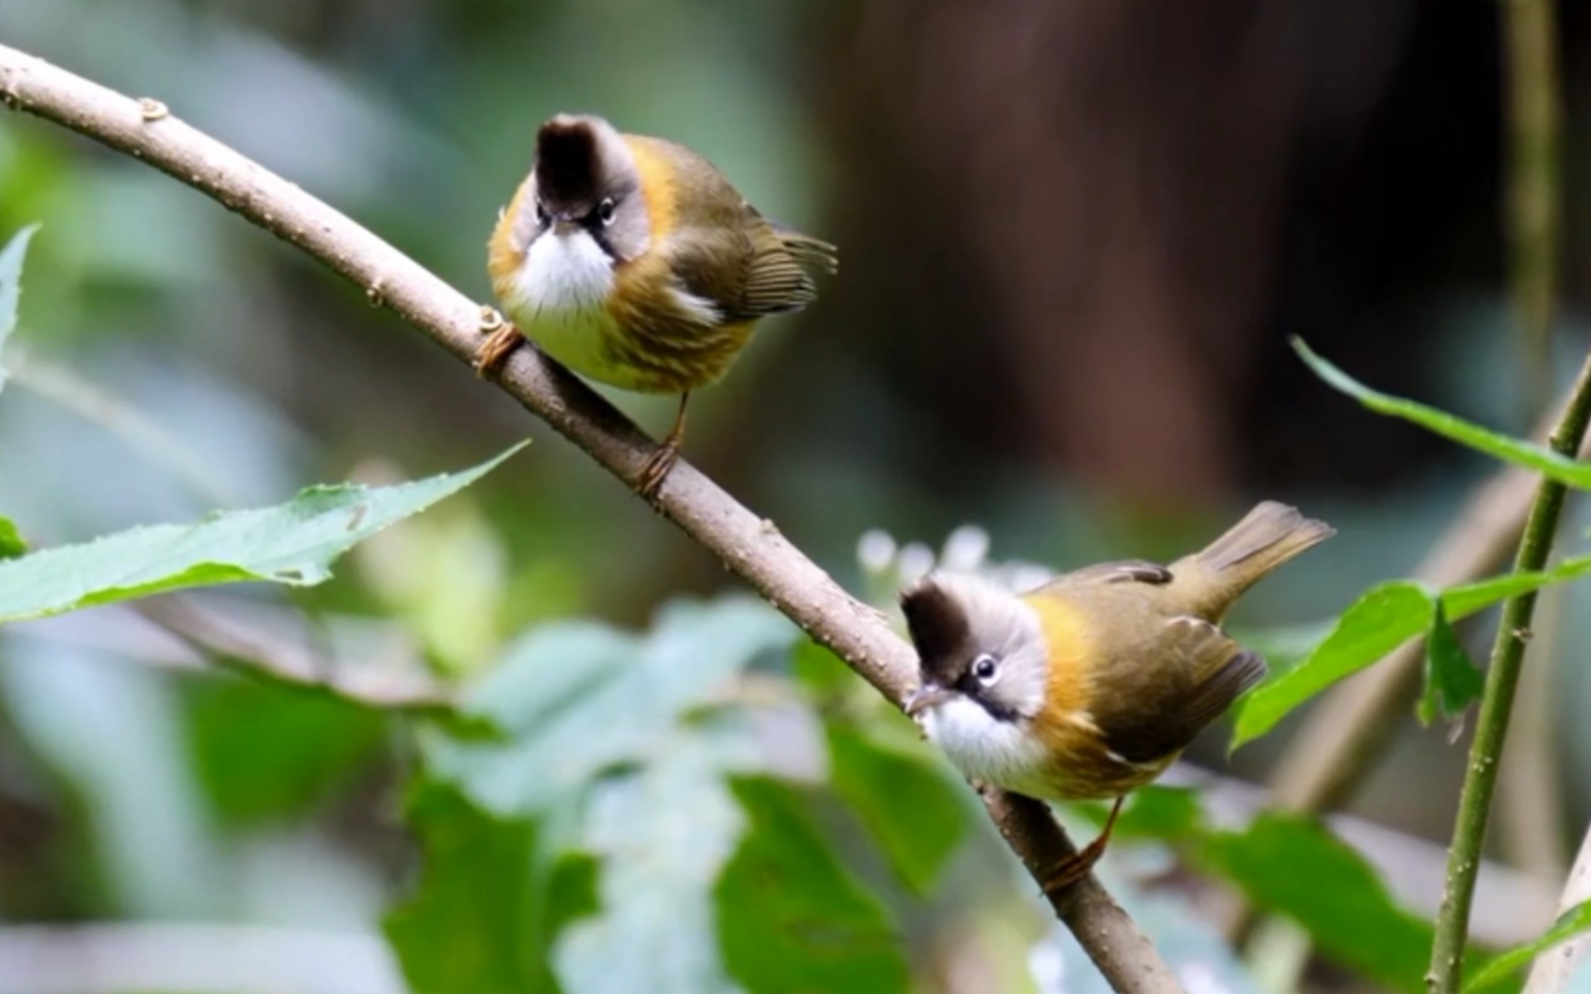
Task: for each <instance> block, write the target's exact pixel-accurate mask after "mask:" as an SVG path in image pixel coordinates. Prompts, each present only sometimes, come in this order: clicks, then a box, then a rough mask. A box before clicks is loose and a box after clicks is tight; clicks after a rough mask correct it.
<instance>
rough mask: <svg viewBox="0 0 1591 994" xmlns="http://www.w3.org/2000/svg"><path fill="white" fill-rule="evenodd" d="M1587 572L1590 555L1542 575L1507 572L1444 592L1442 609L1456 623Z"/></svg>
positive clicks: (1558, 566)
mask: <svg viewBox="0 0 1591 994" xmlns="http://www.w3.org/2000/svg"><path fill="white" fill-rule="evenodd" d="M1587 573H1591V556H1578V557H1575V558H1573V559H1565V560H1564V561H1563V562H1561V563H1559V564H1558V565H1556V566H1554V567H1553V568H1552V569H1549V570H1542V571H1541V572H1536V573H1504V574H1502V575H1501V576H1493V577H1489V578H1487V579H1485V580H1478V581H1476V582H1475V583H1466V584H1464V585H1463V586H1461V587H1449V588H1448V589H1447V590H1444V591H1443V592H1442V606H1443V607H1444V608H1446V609H1447V616H1448V618H1449V619H1451V620H1454V621H1457V620H1458V619H1460V618H1467V617H1469V616H1470V615H1472V614H1474V613H1475V612H1476V611H1480V610H1483V609H1485V608H1488V607H1491V606H1492V605H1493V604H1496V603H1497V602H1498V601H1503V600H1507V599H1508V598H1510V597H1513V596H1515V595H1517V594H1527V593H1529V592H1530V591H1532V590H1539V589H1540V588H1542V587H1545V586H1548V585H1549V584H1553V583H1563V582H1565V581H1567V580H1574V579H1577V578H1579V577H1582V576H1585V575H1586V574H1587Z"/></svg>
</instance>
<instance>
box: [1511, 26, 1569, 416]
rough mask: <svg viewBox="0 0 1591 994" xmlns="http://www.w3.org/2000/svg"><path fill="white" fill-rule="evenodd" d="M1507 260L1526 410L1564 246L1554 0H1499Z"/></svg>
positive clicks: (1541, 367)
mask: <svg viewBox="0 0 1591 994" xmlns="http://www.w3.org/2000/svg"><path fill="white" fill-rule="evenodd" d="M1501 9H1502V15H1503V20H1502V32H1503V65H1504V67H1505V68H1504V71H1505V72H1506V73H1507V78H1506V80H1505V85H1506V87H1507V89H1508V93H1507V99H1508V111H1507V120H1506V125H1505V126H1506V128H1507V134H1506V142H1507V151H1506V156H1507V174H1506V175H1507V178H1506V180H1505V182H1506V183H1507V184H1508V199H1507V201H1506V210H1505V213H1504V217H1503V224H1504V227H1505V228H1506V230H1507V233H1508V268H1509V274H1508V276H1509V285H1510V295H1511V296H1512V297H1513V304H1514V314H1515V317H1514V320H1515V322H1516V328H1517V334H1518V336H1519V339H1518V341H1519V347H1520V358H1521V369H1522V382H1523V386H1524V388H1525V390H1524V392H1525V398H1524V399H1525V403H1526V405H1527V412H1526V413H1527V417H1528V418H1531V419H1534V418H1535V417H1536V416H1537V414H1538V413H1539V408H1538V407H1537V405H1539V404H1541V403H1543V402H1544V401H1545V400H1546V397H1547V394H1548V391H1549V390H1551V389H1552V382H1551V379H1552V377H1551V373H1552V369H1551V356H1552V323H1553V317H1554V313H1555V311H1556V309H1557V301H1558V273H1559V270H1558V264H1559V257H1560V254H1561V251H1562V225H1563V184H1562V180H1561V164H1562V144H1563V96H1562V93H1561V90H1560V87H1559V83H1558V24H1557V14H1556V11H1555V9H1554V5H1553V0H1504V2H1503V3H1502V4H1501Z"/></svg>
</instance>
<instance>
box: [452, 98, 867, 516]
mask: <svg viewBox="0 0 1591 994" xmlns="http://www.w3.org/2000/svg"><path fill="white" fill-rule="evenodd" d="M837 263H838V255H837V250H836V249H835V247H834V246H833V245H830V244H829V243H828V242H825V241H822V240H820V239H817V238H813V237H811V236H809V235H805V234H802V233H800V232H798V231H796V230H794V229H792V228H790V227H788V226H786V225H784V224H781V223H780V222H777V221H773V220H770V219H768V218H765V217H764V216H763V215H762V214H761V213H759V212H758V211H757V209H756V208H754V207H753V206H752V205H751V204H749V203H748V202H747V201H746V199H745V198H744V197H742V196H741V195H740V193H739V192H737V191H736V189H735V188H734V186H732V185H731V184H730V182H729V180H728V179H727V178H726V177H725V176H724V174H723V173H722V172H721V171H719V169H718V168H717V167H716V166H714V165H713V164H712V163H711V162H709V161H708V160H707V159H706V158H704V157H703V156H701V155H700V154H698V153H696V152H694V151H692V150H691V149H689V148H686V147H685V146H684V145H681V144H678V143H676V142H672V141H668V140H665V139H662V138H653V137H648V136H644V135H634V134H624V133H621V132H619V131H618V130H617V129H615V128H614V126H613V125H612V124H610V123H609V122H608V121H607V120H605V119H603V118H601V117H597V116H595V115H589V114H557V115H555V116H554V117H552V118H551V119H549V120H547V121H546V122H545V123H543V124H542V125H541V126H540V128H539V129H538V131H537V133H536V143H535V159H534V163H533V166H532V169H531V171H530V174H529V175H528V176H526V178H525V179H524V181H523V182H522V183H521V184H520V185H519V188H518V190H517V191H516V192H515V194H514V196H513V199H512V200H511V201H510V202H509V204H508V206H507V207H505V208H504V209H503V211H502V213H501V215H500V216H499V218H498V221H497V224H496V227H495V228H494V229H493V231H492V235H491V238H490V239H489V241H488V243H487V271H488V273H489V275H490V277H491V283H492V289H493V292H494V293H495V295H496V297H497V300H498V302H499V304H500V305H501V307H502V310H503V314H504V316H505V317H506V318H507V319H508V320H507V322H506V323H503V324H502V325H501V326H500V327H497V328H496V329H495V331H494V333H493V334H492V336H491V337H490V338H489V339H487V341H486V342H485V343H484V344H483V345H482V347H481V350H480V352H479V353H478V354H477V358H476V364H475V365H476V369H477V371H478V372H479V373H480V374H481V375H482V376H485V377H496V376H498V375H500V371H501V367H502V365H503V363H504V362H506V360H507V357H508V355H509V354H510V353H511V352H512V351H513V350H514V349H515V348H516V347H517V346H518V345H519V344H520V343H522V342H523V341H524V340H525V338H526V337H529V338H530V339H531V340H532V341H534V342H535V343H536V345H537V346H538V347H539V348H540V350H541V351H542V352H543V353H545V354H546V355H548V356H550V357H552V358H553V359H554V360H556V361H557V362H558V363H560V364H562V365H563V366H565V367H567V368H569V369H571V370H573V371H574V372H576V373H579V374H581V375H582V376H586V377H589V378H590V379H593V380H596V381H599V382H601V383H606V384H609V385H612V386H616V387H620V388H622V389H625V390H630V391H635V392H639V393H649V394H678V395H679V398H680V402H679V409H678V412H677V413H676V415H675V419H674V425H673V427H672V428H671V429H670V431H669V433H668V435H667V436H666V437H665V438H664V440H663V442H662V444H661V445H660V446H659V447H658V448H657V449H656V450H655V451H654V452H653V454H652V455H651V457H650V458H649V459H648V460H647V462H646V464H645V465H644V466H643V468H642V470H641V473H640V474H639V477H638V481H639V482H638V486H637V492H638V493H640V494H641V496H642V497H645V498H648V499H650V498H651V497H653V496H655V495H656V493H657V492H658V490H659V489H660V487H661V486H662V483H663V481H664V479H665V478H666V477H667V476H668V473H669V470H670V469H671V468H672V467H673V465H674V463H675V461H676V459H677V458H678V456H679V451H680V447H681V445H682V444H683V442H684V438H685V413H686V408H687V406H688V404H689V402H690V397H691V394H692V393H693V392H694V391H697V390H699V389H701V388H703V387H706V386H708V385H709V384H712V383H714V382H716V381H717V380H718V379H719V378H720V377H722V376H723V375H724V374H725V372H726V371H727V370H728V369H729V367H730V365H731V364H732V362H733V361H734V359H735V357H736V356H737V355H738V354H739V353H740V352H741V350H742V349H743V348H744V347H745V345H746V344H747V341H748V340H749V339H750V337H751V334H752V331H753V329H755V328H756V326H757V324H758V322H759V321H761V320H762V319H763V318H765V317H767V316H769V315H772V314H784V313H790V312H794V311H799V310H801V309H803V308H805V307H806V306H807V305H808V304H810V303H812V302H813V301H814V300H815V299H816V298H817V286H816V284H815V282H814V275H815V274H819V273H833V272H835V271H836V269H837Z"/></svg>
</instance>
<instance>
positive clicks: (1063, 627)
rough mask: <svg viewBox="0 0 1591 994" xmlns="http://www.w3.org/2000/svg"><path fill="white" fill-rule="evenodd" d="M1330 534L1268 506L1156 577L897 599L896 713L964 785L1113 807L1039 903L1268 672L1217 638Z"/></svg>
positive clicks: (1107, 571) (920, 592) (942, 584)
mask: <svg viewBox="0 0 1591 994" xmlns="http://www.w3.org/2000/svg"><path fill="white" fill-rule="evenodd" d="M1332 534H1334V529H1332V528H1331V527H1330V526H1329V525H1327V524H1325V523H1324V522H1321V521H1315V520H1312V519H1309V518H1305V517H1304V516H1303V515H1301V514H1300V513H1299V512H1298V511H1297V510H1296V509H1295V508H1292V507H1288V506H1287V505H1285V504H1279V503H1275V502H1272V501H1267V502H1265V503H1262V504H1259V505H1258V506H1256V507H1255V508H1254V509H1253V510H1252V511H1250V512H1249V513H1248V515H1247V516H1245V517H1244V518H1243V519H1242V520H1241V521H1239V522H1238V523H1237V524H1236V525H1234V526H1233V527H1232V528H1231V529H1230V530H1228V531H1227V532H1226V533H1225V534H1224V535H1222V536H1221V537H1220V538H1217V539H1216V540H1215V541H1214V542H1212V543H1210V545H1209V546H1207V547H1206V548H1205V549H1203V550H1202V551H1200V552H1196V553H1193V554H1192V555H1188V556H1184V557H1183V558H1181V559H1178V560H1177V561H1175V562H1173V563H1171V564H1170V565H1169V566H1162V565H1158V564H1156V563H1151V562H1145V561H1141V560H1129V561H1123V562H1111V563H1101V564H1099V565H1095V566H1089V567H1085V568H1083V569H1080V570H1077V571H1075V572H1071V573H1066V574H1063V575H1061V576H1059V577H1057V578H1055V579H1054V580H1051V581H1049V582H1048V583H1046V584H1044V585H1042V586H1040V587H1038V588H1036V589H1034V590H1032V591H1029V592H1027V593H1025V594H1021V595H1018V594H1015V593H1012V592H1011V591H1009V590H1007V589H1005V588H1003V587H1000V586H997V585H996V584H994V583H992V582H990V581H988V580H985V579H983V578H981V577H977V576H971V575H962V574H932V575H930V576H928V577H926V578H924V579H923V580H921V581H919V582H918V583H916V584H915V585H913V586H911V587H909V588H907V589H906V590H905V591H904V592H903V593H902V595H901V607H902V609H903V611H904V613H905V616H906V622H907V627H908V629H909V631H910V634H911V638H912V642H913V643H914V645H915V646H916V648H917V653H918V656H919V659H920V664H921V686H920V687H919V688H918V689H917V690H916V691H915V692H913V693H912V694H911V696H909V697H908V698H907V700H906V702H905V705H904V707H905V710H906V713H907V714H909V715H911V716H913V717H914V718H915V719H916V720H917V721H918V723H919V724H920V726H921V727H922V729H923V731H924V733H925V734H926V735H927V736H928V738H929V739H931V740H932V741H934V742H935V743H937V744H938V745H939V747H940V748H941V749H943V750H944V752H945V754H946V755H947V756H948V757H949V758H950V760H951V761H952V762H953V763H954V764H955V765H956V766H957V767H958V768H959V769H960V770H961V771H962V772H963V773H964V774H965V775H966V776H968V777H969V778H971V779H973V780H976V781H981V782H983V783H987V784H991V785H993V786H996V787H1000V788H1002V789H1005V790H1009V791H1012V792H1015V793H1018V794H1024V795H1027V796H1029V797H1034V798H1039V799H1044V800H1089V799H1108V798H1114V799H1115V805H1114V806H1113V807H1112V808H1111V813H1110V818H1109V819H1108V820H1107V821H1106V823H1105V828H1104V830H1103V831H1102V832H1101V833H1100V835H1099V837H1098V838H1097V839H1095V840H1094V842H1093V843H1091V844H1090V845H1088V846H1087V847H1085V848H1084V849H1082V850H1080V851H1078V852H1077V853H1075V854H1073V855H1072V856H1070V857H1069V858H1067V859H1065V860H1062V861H1060V863H1059V864H1058V865H1056V866H1055V867H1052V868H1049V869H1048V871H1047V872H1046V874H1045V880H1044V881H1043V884H1044V888H1045V891H1046V892H1048V893H1054V892H1057V891H1058V890H1059V889H1062V888H1065V887H1067V886H1070V885H1071V884H1073V883H1075V882H1076V881H1077V880H1078V879H1080V878H1081V877H1083V876H1084V875H1085V874H1087V873H1088V871H1089V870H1090V869H1091V868H1092V866H1093V864H1094V863H1095V862H1096V861H1097V860H1098V859H1099V857H1100V855H1101V854H1103V852H1104V851H1105V846H1106V844H1107V843H1108V842H1109V839H1110V832H1111V829H1112V828H1113V827H1114V825H1115V823H1116V816H1117V814H1118V813H1119V812H1120V810H1121V804H1122V799H1123V798H1124V797H1125V795H1126V794H1127V793H1128V792H1129V791H1131V790H1133V789H1135V788H1137V787H1141V786H1143V785H1144V784H1146V783H1148V782H1150V781H1151V780H1153V779H1155V778H1156V777H1158V776H1159V775H1160V774H1161V773H1163V772H1164V771H1165V770H1166V768H1167V767H1168V766H1170V765H1171V763H1172V761H1173V760H1174V759H1176V757H1177V756H1178V755H1179V754H1180V753H1181V752H1182V751H1183V750H1184V749H1185V748H1187V747H1188V745H1189V744H1191V743H1192V742H1193V740H1194V738H1195V737H1196V736H1197V735H1198V734H1199V732H1200V731H1201V730H1203V729H1204V728H1205V726H1207V725H1209V724H1210V723H1211V722H1213V721H1214V720H1215V719H1216V718H1218V717H1219V716H1220V715H1221V714H1222V713H1224V712H1225V711H1226V710H1227V708H1228V707H1229V706H1231V704H1232V702H1233V701H1235V700H1236V699H1237V698H1238V697H1239V696H1240V695H1242V694H1243V692H1244V691H1246V690H1248V689H1249V688H1251V687H1253V686H1254V685H1255V684H1256V683H1258V682H1259V681H1260V680H1261V679H1262V678H1263V677H1264V676H1265V661H1264V660H1263V659H1261V658H1260V656H1259V655H1258V654H1257V653H1254V652H1252V651H1250V650H1247V649H1244V648H1243V647H1242V646H1240V645H1238V644H1237V643H1236V642H1235V641H1233V640H1232V638H1231V637H1230V636H1228V635H1227V634H1226V633H1225V632H1223V631H1222V630H1221V628H1220V621H1221V618H1222V616H1223V615H1225V613H1226V611H1227V609H1228V608H1230V607H1231V606H1232V604H1233V602H1235V601H1236V600H1237V599H1238V597H1239V596H1241V595H1242V594H1243V592H1244V591H1246V590H1247V589H1248V588H1249V587H1251V586H1252V585H1253V584H1254V583H1256V582H1258V581H1259V580H1260V579H1262V578H1263V577H1265V576H1266V575H1267V574H1269V573H1270V572H1271V571H1273V570H1275V569H1276V568H1277V567H1279V566H1281V565H1282V564H1283V563H1285V562H1287V561H1289V560H1291V559H1292V558H1293V557H1295V556H1297V555H1298V554H1299V553H1301V552H1303V551H1305V550H1306V549H1309V548H1310V547H1312V546H1314V545H1316V544H1317V543H1319V542H1322V541H1324V540H1325V539H1327V538H1329V537H1330V536H1331V535H1332Z"/></svg>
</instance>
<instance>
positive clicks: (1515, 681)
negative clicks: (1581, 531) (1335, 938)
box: [1425, 355, 1591, 994]
mask: <svg viewBox="0 0 1591 994" xmlns="http://www.w3.org/2000/svg"><path fill="white" fill-rule="evenodd" d="M1588 421H1591V355H1587V356H1586V360H1585V364H1584V365H1582V366H1581V367H1580V374H1579V376H1578V378H1577V379H1576V380H1575V385H1574V390H1573V392H1572V393H1571V394H1570V396H1569V403H1568V405H1567V406H1566V407H1565V408H1564V411H1563V414H1562V415H1561V416H1560V417H1559V419H1558V425H1557V427H1556V428H1554V429H1553V431H1552V435H1551V436H1550V437H1549V439H1548V444H1549V445H1550V446H1551V447H1552V448H1553V449H1554V450H1556V451H1558V452H1561V453H1563V454H1565V455H1569V456H1573V455H1574V454H1575V452H1577V451H1578V450H1579V448H1580V443H1581V441H1582V440H1583V439H1584V438H1585V434H1586V424H1587V422H1588ZM1566 495H1567V488H1566V487H1565V486H1564V485H1563V484H1561V483H1554V482H1553V481H1551V480H1542V481H1541V485H1540V487H1539V488H1538V489H1537V490H1536V499H1535V501H1534V503H1532V504H1531V506H1530V516H1529V517H1528V518H1526V519H1525V532H1524V536H1523V537H1522V538H1521V539H1520V541H1519V553H1518V555H1517V556H1516V557H1515V559H1514V569H1515V571H1516V572H1526V571H1531V570H1539V569H1541V568H1542V567H1543V566H1545V565H1546V562H1547V555H1548V553H1549V552H1551V550H1552V539H1553V536H1554V534H1556V532H1557V530H1558V518H1559V517H1560V515H1561V513H1562V511H1563V503H1564V498H1565V496H1566ZM1535 610H1536V594H1535V592H1534V591H1532V592H1530V593H1526V594H1521V595H1519V596H1518V597H1514V598H1511V599H1509V600H1508V601H1507V602H1505V603H1504V604H1503V614H1502V620H1501V621H1500V622H1499V623H1498V626H1497V639H1496V641H1495V642H1494V643H1493V644H1492V658H1491V666H1490V668H1489V669H1488V670H1487V673H1486V691H1485V694H1484V696H1483V697H1482V698H1481V704H1480V714H1479V715H1478V716H1477V718H1476V721H1475V740H1474V741H1473V742H1472V743H1470V752H1469V766H1468V769H1467V770H1466V771H1465V774H1464V789H1463V791H1462V793H1460V794H1459V800H1458V818H1457V820H1456V822H1455V823H1454V825H1453V844H1452V847H1451V848H1449V849H1448V854H1447V884H1446V888H1445V890H1444V892H1443V895H1442V907H1441V910H1440V911H1438V912H1437V918H1436V941H1435V942H1434V943H1433V944H1432V946H1431V968H1430V970H1429V971H1427V973H1426V975H1425V981H1426V987H1427V989H1428V990H1430V991H1432V992H1433V994H1458V991H1459V988H1460V984H1461V981H1462V978H1463V971H1464V946H1465V942H1466V940H1467V938H1468V933H1469V912H1470V903H1471V901H1472V900H1473V899H1474V897H1475V878H1476V873H1477V872H1478V871H1479V869H1480V859H1481V846H1482V844H1483V843H1484V842H1485V840H1486V815H1487V813H1488V812H1489V811H1490V810H1491V803H1492V794H1493V792H1494V791H1495V790H1496V787H1497V770H1498V767H1499V765H1500V760H1501V758H1502V752H1503V741H1504V739H1505V738H1506V737H1507V735H1508V718H1509V714H1510V712H1511V711H1512V709H1513V705H1514V692H1515V691H1516V689H1517V688H1518V685H1519V672H1520V668H1521V663H1522V662H1523V661H1524V657H1525V646H1526V644H1527V643H1528V642H1529V641H1530V623H1531V619H1532V618H1533V616H1534V615H1535Z"/></svg>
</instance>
